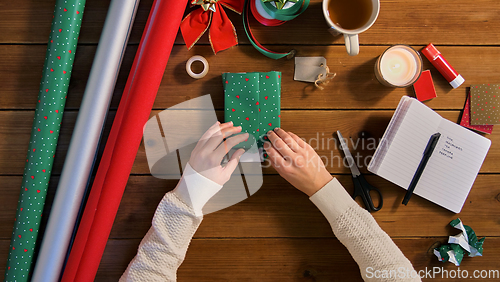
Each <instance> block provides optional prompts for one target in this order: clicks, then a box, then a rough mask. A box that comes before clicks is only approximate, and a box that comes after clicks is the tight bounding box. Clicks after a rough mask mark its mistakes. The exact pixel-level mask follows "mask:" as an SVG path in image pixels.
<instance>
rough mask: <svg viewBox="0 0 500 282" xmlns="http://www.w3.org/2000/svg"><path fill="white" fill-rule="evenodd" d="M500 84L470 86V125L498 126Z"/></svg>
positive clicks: (499, 122) (499, 121)
mask: <svg viewBox="0 0 500 282" xmlns="http://www.w3.org/2000/svg"><path fill="white" fill-rule="evenodd" d="M499 95H500V84H474V85H471V86H470V96H471V97H470V101H471V105H470V117H471V119H470V123H471V124H472V125H493V124H500V111H499V110H500V100H499V98H500V96H499Z"/></svg>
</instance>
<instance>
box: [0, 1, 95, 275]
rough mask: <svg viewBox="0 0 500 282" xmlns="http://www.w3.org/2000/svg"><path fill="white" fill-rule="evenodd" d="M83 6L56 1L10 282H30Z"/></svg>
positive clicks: (8, 271) (14, 234) (10, 263)
mask: <svg viewBox="0 0 500 282" xmlns="http://www.w3.org/2000/svg"><path fill="white" fill-rule="evenodd" d="M84 7H85V0H74V1H70V0H57V2H56V6H55V10H54V18H53V21H52V27H51V32H50V37H49V43H48V46H47V53H46V57H45V63H44V67H43V74H42V80H41V83H40V90H39V94H38V101H37V104H36V110H35V117H34V120H33V127H32V130H31V139H30V144H29V149H28V155H27V158H26V165H25V168H24V175H23V181H22V186H21V193H20V197H19V202H18V206H17V213H16V218H15V222H14V229H13V232H12V239H11V243H10V250H9V258H8V261H7V268H6V271H5V281H28V280H29V276H30V270H31V269H32V260H33V257H34V250H35V242H36V239H37V236H38V230H39V227H40V221H41V217H42V211H43V207H44V204H45V198H46V195H47V187H48V183H49V179H50V175H51V172H52V164H53V162H54V157H55V152H56V146H57V140H58V138H59V130H60V126H61V121H62V116H63V110H64V105H65V103H66V94H67V92H68V86H69V82H70V76H71V70H72V68H73V61H74V57H75V51H76V46H77V43H78V36H79V33H80V26H81V22H82V16H83V11H84Z"/></svg>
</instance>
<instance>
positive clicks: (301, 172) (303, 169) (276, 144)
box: [264, 128, 333, 197]
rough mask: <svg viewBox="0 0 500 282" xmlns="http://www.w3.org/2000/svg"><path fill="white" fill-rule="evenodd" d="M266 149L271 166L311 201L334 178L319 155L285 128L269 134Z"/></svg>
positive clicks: (265, 144)
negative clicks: (310, 198)
mask: <svg viewBox="0 0 500 282" xmlns="http://www.w3.org/2000/svg"><path fill="white" fill-rule="evenodd" d="M267 137H268V138H269V141H266V142H265V143H264V149H265V150H266V152H267V154H268V155H269V160H270V162H271V165H272V166H273V167H274V168H275V169H276V171H277V172H278V173H279V174H280V175H281V176H282V177H283V178H284V179H286V180H287V181H288V182H290V184H292V185H293V186H294V187H295V188H297V189H299V190H300V191H302V192H304V193H306V194H307V195H308V196H309V197H310V196H312V195H313V194H314V193H316V192H317V191H318V190H320V189H321V188H323V186H325V185H326V184H327V183H328V182H330V180H332V179H333V177H332V175H331V174H330V173H329V172H328V171H327V170H326V168H325V165H324V163H323V161H322V160H321V158H320V157H319V156H318V154H317V153H316V151H314V149H313V148H312V147H311V146H310V145H309V144H307V143H306V142H305V141H304V140H302V139H300V138H299V137H298V136H297V135H295V134H293V133H292V132H285V131H284V130H283V129H281V128H276V129H274V131H269V132H268V133H267Z"/></svg>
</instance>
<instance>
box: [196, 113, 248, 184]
mask: <svg viewBox="0 0 500 282" xmlns="http://www.w3.org/2000/svg"><path fill="white" fill-rule="evenodd" d="M240 132H241V126H233V123H232V122H226V123H223V124H220V122H218V121H217V122H216V123H215V124H214V125H212V126H211V127H210V128H209V129H208V130H207V131H206V132H205V134H203V136H202V137H201V139H200V141H198V144H196V147H195V148H194V150H193V151H192V152H191V158H190V159H189V164H190V165H191V167H192V168H193V169H194V170H196V171H197V172H198V173H199V174H201V175H203V176H205V177H206V178H208V179H210V180H212V181H214V182H215V183H217V184H220V185H224V184H225V183H226V182H227V181H228V180H229V178H231V174H232V173H233V172H234V170H235V169H236V166H237V165H238V162H239V160H240V157H241V155H243V153H245V150H244V149H238V150H236V152H234V153H233V155H232V156H231V158H230V159H229V162H228V163H227V164H226V165H225V166H224V167H223V166H221V162H222V159H223V158H224V156H225V155H226V154H227V153H228V152H229V151H230V150H231V149H232V148H233V147H234V146H236V145H237V144H239V143H241V142H244V141H245V140H247V139H248V136H249V135H248V133H243V134H238V135H236V136H233V137H230V136H231V135H233V134H236V133H240ZM224 139H225V140H224Z"/></svg>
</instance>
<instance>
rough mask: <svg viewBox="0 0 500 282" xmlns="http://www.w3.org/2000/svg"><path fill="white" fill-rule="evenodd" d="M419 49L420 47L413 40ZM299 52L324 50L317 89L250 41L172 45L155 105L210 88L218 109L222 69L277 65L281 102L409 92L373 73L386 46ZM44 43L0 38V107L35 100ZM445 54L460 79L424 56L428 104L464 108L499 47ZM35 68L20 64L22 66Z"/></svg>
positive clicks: (376, 100) (74, 90)
mask: <svg viewBox="0 0 500 282" xmlns="http://www.w3.org/2000/svg"><path fill="white" fill-rule="evenodd" d="M413 47H414V48H415V49H417V50H420V49H422V48H423V47H424V46H423V45H421V46H413ZM294 48H295V49H296V50H297V51H298V55H299V56H324V57H325V58H326V59H327V62H328V66H329V68H330V70H331V71H332V72H336V73H337V77H336V78H335V79H334V80H332V82H331V83H330V84H328V85H327V86H326V87H325V90H323V91H321V90H319V89H316V88H315V87H314V86H313V85H312V84H311V83H304V82H299V81H294V80H293V73H294V61H293V60H278V61H275V60H270V59H268V58H266V57H264V56H262V55H261V54H260V53H258V52H257V51H256V50H255V49H254V48H253V47H251V46H239V47H238V48H232V49H230V50H227V51H225V52H221V53H219V54H217V55H213V52H212V50H211V49H210V47H209V46H196V47H194V48H193V49H192V50H191V51H188V50H187V49H186V48H185V47H184V46H175V47H174V49H173V51H172V56H171V57H170V61H169V63H168V65H167V68H166V70H165V73H164V77H163V80H162V83H161V85H160V89H159V91H158V95H157V98H156V101H155V104H154V108H155V109H165V108H168V107H171V106H173V105H175V104H178V103H180V102H184V101H186V100H188V99H191V98H196V97H199V96H202V95H205V94H212V99H213V103H214V107H215V108H216V109H223V107H224V100H223V95H222V93H223V88H222V81H221V73H223V72H242V71H270V70H279V71H281V72H282V73H283V78H282V104H281V107H282V109H395V108H396V107H397V105H398V102H399V100H400V98H401V96H402V95H411V96H413V95H414V94H413V88H412V87H409V88H389V87H386V86H383V85H381V84H380V83H378V81H377V80H376V78H375V75H374V72H373V68H374V64H375V61H376V59H377V57H378V56H379V55H380V54H381V53H382V52H383V51H384V50H385V49H386V48H387V46H361V51H360V52H361V53H360V54H359V55H358V56H355V57H349V56H348V55H347V53H346V51H345V48H344V47H343V46H295V47H294ZM45 49H46V47H45V46H32V45H0V85H2V87H1V88H0V109H33V108H34V107H35V103H36V101H37V96H38V88H39V83H40V81H39V78H40V75H41V72H42V71H41V70H42V65H43V60H44V58H45ZM136 49H137V46H129V48H128V49H127V51H126V54H125V59H124V62H123V65H122V68H121V71H120V75H119V77H118V82H117V86H116V89H115V92H114V96H113V101H112V104H111V107H112V108H113V109H116V108H117V106H118V102H119V98H120V96H121V94H122V92H123V88H124V87H125V83H126V80H127V77H128V73H129V70H130V67H131V65H132V61H133V58H134V54H135V52H136ZM439 49H440V50H441V52H442V53H443V54H445V56H446V58H447V60H449V61H450V62H451V64H452V65H453V66H454V68H456V69H457V70H458V71H459V72H460V73H461V74H462V76H463V77H465V79H466V82H465V83H464V84H463V85H462V86H461V87H459V88H458V89H455V90H454V89H453V88H452V87H451V86H450V85H449V84H448V82H446V80H445V79H444V78H443V77H442V76H441V75H440V74H439V72H438V71H437V70H436V69H435V68H434V67H433V66H432V65H431V64H430V63H429V61H428V60H427V59H426V58H423V62H424V69H430V70H431V72H432V75H433V80H434V84H435V87H436V92H437V95H438V97H439V99H434V100H431V101H428V102H426V104H427V105H428V106H430V107H431V108H433V109H438V110H439V109H455V110H461V109H463V106H464V103H465V97H466V93H467V87H468V86H470V84H477V83H484V82H497V81H498V75H497V74H498V73H499V72H500V64H498V59H497V58H499V57H500V49H499V48H494V47H449V46H440V47H439ZM94 53H95V46H85V45H80V46H79V47H78V49H77V53H76V59H75V66H74V71H73V73H72V76H71V83H70V90H69V95H68V101H67V105H66V106H67V107H66V109H77V108H78V107H79V105H80V102H81V99H82V95H83V92H84V90H85V85H86V83H87V77H88V75H89V72H90V67H91V64H92V59H91V58H93V56H94ZM195 54H199V55H203V56H205V57H206V58H207V60H208V62H209V65H210V70H209V72H208V74H207V76H206V77H205V78H203V79H200V80H195V79H193V78H191V77H190V76H188V74H187V73H186V71H185V64H186V61H187V60H188V58H189V57H191V56H193V55H195ZM28 65H29V66H34V67H29V68H28V67H26V66H28Z"/></svg>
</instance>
